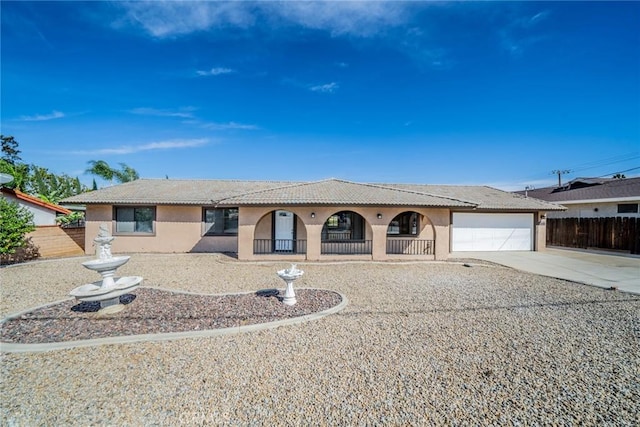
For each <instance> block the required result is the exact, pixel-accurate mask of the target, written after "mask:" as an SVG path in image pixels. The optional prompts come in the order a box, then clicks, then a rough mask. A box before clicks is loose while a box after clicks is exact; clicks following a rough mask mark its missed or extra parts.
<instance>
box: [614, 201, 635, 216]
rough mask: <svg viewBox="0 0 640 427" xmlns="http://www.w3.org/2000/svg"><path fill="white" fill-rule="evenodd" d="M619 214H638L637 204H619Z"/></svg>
mask: <svg viewBox="0 0 640 427" xmlns="http://www.w3.org/2000/svg"><path fill="white" fill-rule="evenodd" d="M618 213H619V214H628V213H638V204H637V203H620V204H618Z"/></svg>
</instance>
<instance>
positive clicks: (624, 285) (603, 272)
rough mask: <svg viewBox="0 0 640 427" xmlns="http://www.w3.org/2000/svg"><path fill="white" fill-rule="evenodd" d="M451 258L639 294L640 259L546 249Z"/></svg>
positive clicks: (460, 254) (470, 253) (475, 253)
mask: <svg viewBox="0 0 640 427" xmlns="http://www.w3.org/2000/svg"><path fill="white" fill-rule="evenodd" d="M449 258H450V259H456V258H465V259H466V258H470V259H479V260H485V261H490V262H493V263H496V264H501V265H505V266H507V267H511V268H515V269H517V270H522V271H527V272H530V273H535V274H540V275H543V276H549V277H555V278H559V279H565V280H571V281H574V282H578V283H584V284H587V285H592V286H598V287H601V288H611V287H615V288H617V289H619V290H621V291H624V292H629V293H633V294H640V257H637V256H629V255H618V254H609V253H602V252H586V251H579V250H571V249H557V248H547V249H545V250H544V251H542V252H519V251H518V252H507V251H503V252H453V253H452V254H451V255H450V256H449Z"/></svg>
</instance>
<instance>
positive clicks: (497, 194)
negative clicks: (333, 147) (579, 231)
mask: <svg viewBox="0 0 640 427" xmlns="http://www.w3.org/2000/svg"><path fill="white" fill-rule="evenodd" d="M383 185H386V186H388V187H391V188H398V189H404V190H410V191H416V192H422V193H427V194H432V195H434V196H438V197H455V198H457V199H460V200H465V201H466V202H468V203H472V204H474V205H475V208H476V209H487V210H523V211H525V210H527V211H528V210H549V211H559V210H564V207H562V206H558V205H556V204H551V203H547V202H544V201H542V200H535V199H532V198H528V197H524V196H520V195H517V194H514V193H509V192H507V191H502V190H498V189H497V188H492V187H487V186H479V185H428V184H383Z"/></svg>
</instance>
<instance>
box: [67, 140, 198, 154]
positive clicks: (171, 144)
mask: <svg viewBox="0 0 640 427" xmlns="http://www.w3.org/2000/svg"><path fill="white" fill-rule="evenodd" d="M208 143H209V140H208V139H207V138H198V139H172V140H168V141H159V142H150V143H147V144H141V145H122V146H120V147H114V148H98V149H95V150H83V151H74V152H73V154H91V155H108V154H132V153H139V152H141V151H158V150H173V149H181V148H195V147H201V146H203V145H206V144H208Z"/></svg>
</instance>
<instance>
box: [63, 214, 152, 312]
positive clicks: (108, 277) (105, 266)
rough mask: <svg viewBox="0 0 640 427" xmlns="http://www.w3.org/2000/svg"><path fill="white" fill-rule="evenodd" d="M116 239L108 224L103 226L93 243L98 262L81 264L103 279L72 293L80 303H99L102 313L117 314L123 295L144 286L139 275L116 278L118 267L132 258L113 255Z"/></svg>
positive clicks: (122, 307)
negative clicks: (113, 243)
mask: <svg viewBox="0 0 640 427" xmlns="http://www.w3.org/2000/svg"><path fill="white" fill-rule="evenodd" d="M113 239H114V237H113V236H110V235H109V231H108V229H107V226H106V225H104V224H103V225H101V226H100V231H99V233H98V237H96V238H95V239H94V240H93V241H94V245H95V246H96V255H97V259H92V260H91V261H86V262H83V263H82V265H83V266H84V267H86V268H88V269H89V270H93V271H97V272H98V273H100V275H101V276H102V280H99V281H97V282H93V283H88V284H86V285H82V286H78V287H77V288H75V289H74V290H72V291H71V292H70V295H71V296H73V297H76V299H77V300H80V301H100V311H99V312H100V313H101V314H111V313H117V312H119V311H121V310H123V309H124V305H122V304H120V296H121V295H125V294H127V293H129V292H131V291H132V290H134V289H136V288H137V287H138V286H140V283H142V277H140V276H127V277H120V278H117V279H115V278H114V276H115V273H116V270H117V269H118V267H120V266H122V265H124V264H126V263H127V261H129V258H130V257H129V256H117V257H114V256H112V255H111V242H112V241H113Z"/></svg>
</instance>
